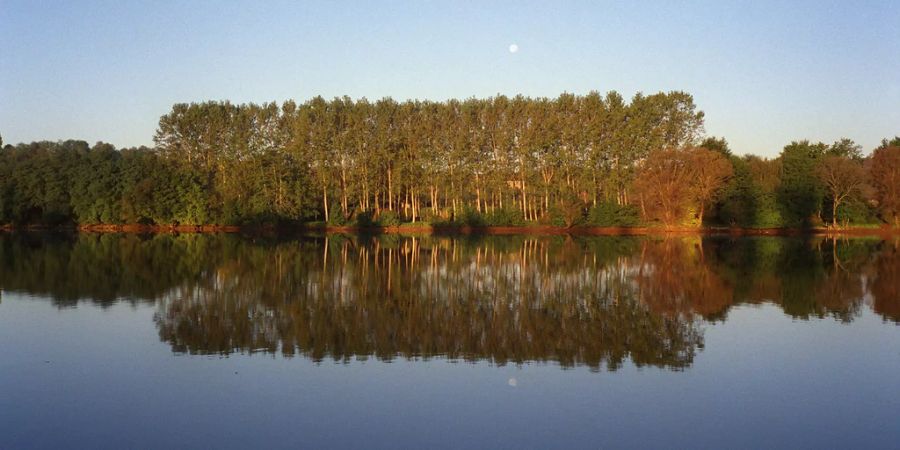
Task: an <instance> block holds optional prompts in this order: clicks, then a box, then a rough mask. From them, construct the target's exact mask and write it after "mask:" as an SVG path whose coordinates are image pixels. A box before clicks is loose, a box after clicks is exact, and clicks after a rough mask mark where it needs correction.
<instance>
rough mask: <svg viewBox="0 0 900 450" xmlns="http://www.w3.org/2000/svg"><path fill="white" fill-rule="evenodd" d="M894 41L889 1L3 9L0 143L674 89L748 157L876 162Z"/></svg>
mask: <svg viewBox="0 0 900 450" xmlns="http://www.w3.org/2000/svg"><path fill="white" fill-rule="evenodd" d="M898 24H900V1H897V0H892V1H884V2H876V1H836V2H827V1H814V2H800V1H788V2H780V1H778V2H763V1H748V2H730V1H710V2H696V3H694V2H689V3H684V4H682V2H675V1H665V2H660V3H657V4H652V3H650V2H630V1H628V2H621V3H601V2H562V1H560V2H549V1H543V2H534V3H530V2H499V1H485V2H480V1H472V2H464V1H448V2H424V1H416V2H385V3H382V2H375V1H360V2H322V3H313V2H304V3H302V4H301V3H300V2H283V3H282V2H269V1H249V0H248V1H234V2H225V1H200V0H196V1H183V2H168V1H159V0H155V1H144V2H137V1H108V2H80V1H60V2H40V1H36V0H30V1H10V0H0V135H2V136H3V140H4V142H6V143H16V142H20V141H32V140H42V139H49V140H56V139H64V138H76V139H84V140H87V141H89V142H94V141H97V140H104V141H107V142H111V143H113V144H115V145H117V146H131V145H140V144H150V143H151V142H152V136H153V133H154V131H155V129H156V124H157V121H158V119H159V116H161V115H162V114H165V113H166V112H167V111H168V110H169V109H170V107H171V105H172V104H173V103H176V102H190V101H203V100H224V99H228V100H231V101H233V102H265V101H278V102H281V101H283V100H286V99H290V98H293V99H297V100H300V101H302V100H305V99H307V98H309V97H312V96H315V95H322V96H325V97H326V98H327V97H332V96H336V95H344V94H346V95H350V96H352V97H363V96H365V97H368V98H370V99H375V98H380V97H383V96H392V97H394V98H396V99H406V98H420V99H434V100H440V99H446V98H451V97H457V98H464V97H471V96H477V97H483V96H490V95H494V94H497V93H502V94H507V95H514V94H518V93H522V94H525V95H531V96H555V95H558V94H559V93H561V92H563V91H567V92H574V93H578V94H582V93H586V92H588V91H590V90H599V91H601V92H605V91H608V90H617V91H619V92H621V93H622V94H623V95H625V96H627V97H630V96H631V95H633V94H634V93H635V92H637V91H643V92H645V93H653V92H657V91H661V90H662V91H667V90H674V89H680V90H685V91H688V92H690V93H691V94H693V95H694V98H695V101H696V103H697V104H698V105H699V107H700V109H702V110H703V111H705V112H706V114H707V120H706V131H707V133H708V134H711V135H717V136H724V137H726V138H727V139H728V140H729V142H730V143H731V145H732V148H733V149H734V150H736V151H737V152H738V153H748V152H749V153H756V154H762V155H767V156H773V155H776V154H777V153H778V152H779V151H780V149H781V147H783V146H784V145H785V144H786V143H788V142H789V141H791V140H796V139H812V140H823V141H826V142H831V141H834V140H836V139H838V138H839V137H842V136H846V137H849V138H851V139H854V140H856V141H857V142H859V143H861V144H862V145H863V146H864V148H865V150H866V151H869V150H871V148H872V147H874V146H875V145H876V144H877V143H878V142H879V141H880V140H881V139H882V138H885V137H888V136H893V135H895V134H900V25H898ZM513 43H516V44H518V46H519V48H520V50H519V51H518V52H517V53H514V54H513V53H510V52H509V50H508V48H509V45H510V44H513Z"/></svg>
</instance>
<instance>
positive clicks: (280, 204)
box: [0, 92, 900, 227]
mask: <svg viewBox="0 0 900 450" xmlns="http://www.w3.org/2000/svg"><path fill="white" fill-rule="evenodd" d="M703 120H704V114H703V112H701V111H698V110H697V107H696V105H695V104H694V101H693V98H692V97H691V96H690V95H689V94H687V93H684V92H668V93H658V94H653V95H643V94H637V95H635V96H634V97H632V98H631V99H630V100H626V99H624V98H623V97H622V96H621V95H619V94H618V93H616V92H610V93H607V94H605V95H603V94H600V93H597V92H592V93H590V94H587V95H583V96H582V95H572V94H562V95H560V96H558V97H556V98H528V97H523V96H516V97H505V96H496V97H491V98H487V99H475V98H472V99H467V100H448V101H444V102H432V101H414V100H410V101H403V102H397V101H394V100H392V99H390V98H385V99H382V100H378V101H374V102H370V101H368V100H366V99H360V100H353V99H350V98H348V97H343V98H335V99H333V100H330V101H328V100H325V99H323V98H321V97H316V98H313V99H311V100H309V101H306V102H304V103H299V104H298V103H295V102H293V101H288V102H285V103H283V104H281V105H278V104H275V103H266V104H262V105H256V104H245V105H235V104H231V103H230V102H204V103H191V104H176V105H174V106H173V108H172V110H171V111H170V112H169V113H167V114H166V115H164V116H162V117H161V118H160V121H159V127H158V129H157V131H156V134H155V136H154V146H153V147H152V148H147V147H140V148H128V149H116V148H115V147H113V146H112V145H110V144H106V143H102V142H100V143H97V144H95V145H93V146H91V145H89V144H87V143H86V142H83V141H64V142H33V143H31V144H18V145H15V146H13V145H6V146H3V145H2V141H0V148H2V150H0V223H13V224H63V223H76V224H121V223H143V224H158V225H170V224H184V225H202V224H222V225H231V224H252V223H299V222H310V221H322V222H326V223H328V224H332V225H357V226H377V225H381V226H392V225H401V224H403V223H407V222H409V223H420V222H426V223H432V224H464V225H475V226H478V225H498V226H509V225H525V224H543V225H555V226H573V225H597V226H635V225H647V224H651V225H652V224H662V225H664V226H667V227H669V226H700V225H704V224H717V225H734V226H744V227H785V226H787V227H797V226H810V225H822V224H825V223H828V224H831V225H833V226H837V225H840V224H844V225H846V224H877V223H889V224H893V225H895V226H897V225H900V138H894V139H893V140H885V141H884V142H883V143H882V145H881V146H879V147H878V148H877V149H875V150H874V152H873V153H872V154H871V155H870V156H868V157H864V156H863V154H862V151H861V148H860V147H859V146H858V145H856V144H855V143H853V142H852V141H850V140H847V139H843V140H840V141H838V142H835V143H834V144H831V145H827V144H823V143H812V142H809V141H799V142H792V143H791V144H789V145H787V146H785V147H784V149H783V150H782V152H781V154H780V156H779V157H777V158H774V159H764V158H759V157H755V156H744V157H738V156H735V155H732V154H731V152H730V150H729V148H728V144H727V142H726V141H725V140H724V139H722V138H715V137H705V138H704V131H703Z"/></svg>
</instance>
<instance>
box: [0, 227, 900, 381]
mask: <svg viewBox="0 0 900 450" xmlns="http://www.w3.org/2000/svg"><path fill="white" fill-rule="evenodd" d="M898 285H900V252H898V247H897V245H896V244H895V243H892V242H887V241H881V240H877V239H837V238H814V239H800V238H770V237H747V238H740V239H731V238H728V237H703V238H701V237H699V236H692V237H690V236H680V237H670V238H666V239H662V238H655V237H600V238H598V237H586V236H528V235H514V236H502V237H491V236H458V237H446V236H418V237H415V236H413V237H410V236H400V235H380V236H356V235H332V234H328V235H322V236H301V237H297V238H296V239H293V240H278V239H270V238H266V237H262V236H258V237H252V238H250V237H241V236H237V235H203V234H184V235H133V234H76V235H69V236H59V235H53V234H46V235H30V236H29V235H8V236H3V235H0V288H2V289H5V290H9V291H13V292H15V291H22V292H28V293H31V294H37V295H39V296H43V297H50V298H52V299H53V301H54V303H55V304H56V305H57V306H59V307H65V306H70V305H75V304H77V303H78V302H79V301H82V300H88V301H90V302H92V303H94V304H97V305H100V306H101V307H103V306H107V305H110V304H113V303H116V302H120V301H123V300H125V301H130V302H135V303H137V302H153V301H157V300H158V303H156V305H157V314H156V321H157V326H158V327H159V333H160V336H161V338H162V339H163V340H164V341H166V342H168V343H170V344H171V345H172V347H173V350H175V351H178V352H189V353H205V354H209V353H212V354H227V353H230V352H242V351H255V350H263V351H268V352H277V353H288V354H293V353H299V354H303V355H305V356H307V357H309V358H312V359H322V358H326V357H332V358H338V359H343V358H348V357H353V356H376V357H378V358H384V359H390V358H393V357H397V356H412V357H423V356H433V355H447V356H451V357H458V358H461V359H466V358H471V359H490V360H493V361H496V362H499V363H502V362H519V361H532V360H533V361H558V362H560V363H561V364H563V365H588V366H590V367H593V368H599V367H600V366H602V365H605V366H607V367H611V368H615V367H617V366H618V365H620V364H621V363H622V361H624V360H625V359H626V358H628V359H633V360H635V361H636V363H637V364H647V365H655V366H662V367H671V368H682V367H686V366H689V365H690V364H691V361H692V359H693V354H694V353H695V351H696V349H697V348H698V347H699V346H702V344H703V337H702V332H701V331H699V330H700V328H699V327H698V325H699V323H700V322H699V321H700V320H701V319H702V320H706V321H719V320H727V318H728V313H729V311H730V309H731V308H732V307H734V306H735V305H739V304H754V303H761V302H766V303H772V304H776V305H778V306H779V307H780V308H781V309H782V310H783V311H784V312H785V313H786V314H788V315H790V316H792V317H795V318H799V319H807V318H812V317H833V318H835V319H837V320H841V321H846V322H849V321H852V320H854V318H855V317H856V316H858V315H859V313H860V311H861V310H862V309H863V308H871V309H872V310H873V311H875V312H876V313H877V314H880V315H881V316H882V317H883V318H884V319H885V320H889V321H895V322H896V321H898V320H900V295H898V294H900V289H898Z"/></svg>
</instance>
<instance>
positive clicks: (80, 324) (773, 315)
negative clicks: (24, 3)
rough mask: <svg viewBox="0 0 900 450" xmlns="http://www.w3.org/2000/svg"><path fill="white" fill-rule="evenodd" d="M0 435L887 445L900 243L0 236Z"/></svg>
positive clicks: (86, 439) (14, 441)
mask: <svg viewBox="0 0 900 450" xmlns="http://www.w3.org/2000/svg"><path fill="white" fill-rule="evenodd" d="M0 295H2V297H0V448H3V449H7V448H32V447H35V448H44V447H66V448H72V447H104V448H147V447H155V448H159V447H190V448H223V447H241V448H272V447H290V448H301V447H302V448H329V447H340V448H434V447H442V448H460V447H464V448H475V447H483V448H551V447H552V448H560V447H564V448H620V447H642V448H646V447H676V448H695V447H715V448H723V447H724V448H735V447H746V448H759V447H790V448H797V447H802V448H822V447H825V448H833V447H844V448H848V447H849V448H897V447H898V446H900V326H898V321H900V242H896V241H883V240H879V239H846V240H832V239H826V238H809V239H800V238H770V237H764V238H763V237H760V238H729V237H709V238H706V237H704V238H702V239H701V238H699V237H672V238H668V239H664V238H660V237H568V238H567V237H561V236H497V237H458V238H452V237H440V236H435V237H400V236H396V235H390V236H379V237H358V236H342V235H331V236H328V237H325V236H305V237H296V238H292V239H267V238H247V237H241V236H236V235H179V236H173V235H154V236H138V235H115V234H80V235H59V234H0Z"/></svg>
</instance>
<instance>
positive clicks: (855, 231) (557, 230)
mask: <svg viewBox="0 0 900 450" xmlns="http://www.w3.org/2000/svg"><path fill="white" fill-rule="evenodd" d="M0 231H3V232H13V231H70V232H88V233H249V234H254V233H282V232H283V233H294V232H324V233H345V234H352V233H367V234H437V235H454V234H460V235H467V234H484V235H515V234H534V235H583V236H642V235H695V234H702V235H731V236H804V235H840V236H897V235H900V228H893V227H889V226H881V227H852V226H851V227H839V228H830V227H815V228H739V227H715V226H710V227H702V228H699V227H668V228H667V227H662V226H651V227H646V226H645V227H596V226H575V227H557V226H549V225H526V226H483V227H474V226H465V225H463V226H457V225H429V224H421V225H419V224H403V225H401V226H388V227H355V226H329V225H324V224H312V225H295V226H272V225H263V226H236V225H143V224H122V225H109V224H102V225H77V226H76V225H63V226H46V225H28V226H12V225H0Z"/></svg>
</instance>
